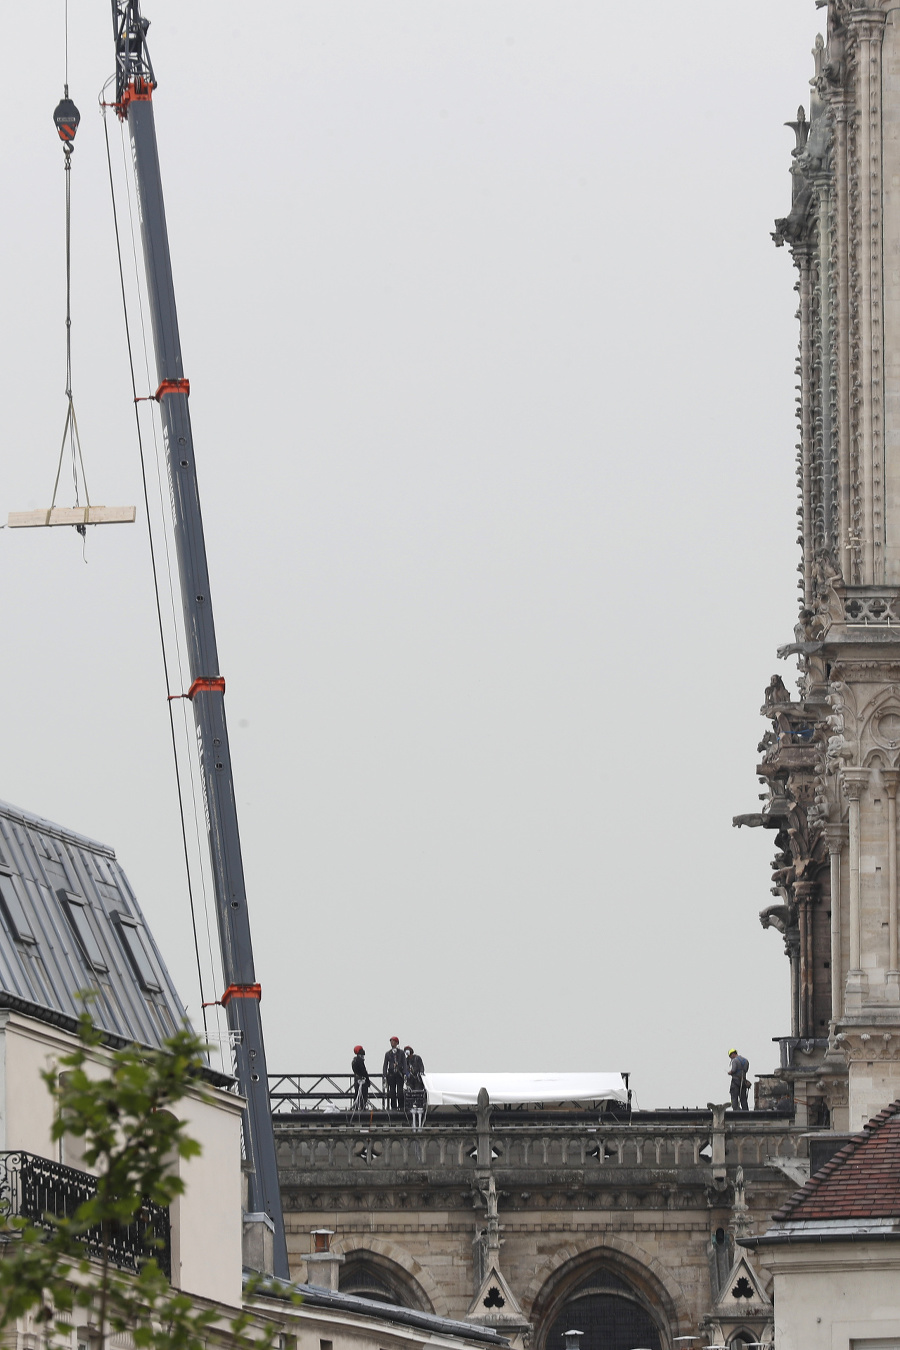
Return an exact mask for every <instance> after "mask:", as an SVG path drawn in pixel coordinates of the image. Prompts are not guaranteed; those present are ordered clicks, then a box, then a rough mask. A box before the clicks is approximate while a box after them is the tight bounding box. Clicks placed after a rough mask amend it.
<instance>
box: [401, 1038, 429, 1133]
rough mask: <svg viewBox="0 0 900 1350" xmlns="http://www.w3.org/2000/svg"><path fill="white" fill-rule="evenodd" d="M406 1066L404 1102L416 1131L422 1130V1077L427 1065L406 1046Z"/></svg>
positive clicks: (423, 1118) (423, 1095) (423, 1084)
mask: <svg viewBox="0 0 900 1350" xmlns="http://www.w3.org/2000/svg"><path fill="white" fill-rule="evenodd" d="M403 1053H404V1055H405V1057H406V1066H405V1074H404V1084H403V1100H404V1102H405V1103H406V1107H407V1110H408V1111H409V1112H410V1114H411V1115H412V1126H413V1129H414V1130H420V1129H421V1128H422V1125H423V1123H424V1121H425V1083H424V1081H423V1078H422V1075H423V1074H424V1072H425V1065H424V1064H423V1063H422V1056H421V1055H417V1054H416V1052H415V1050H414V1049H413V1048H412V1046H411V1045H407V1046H404V1049H403Z"/></svg>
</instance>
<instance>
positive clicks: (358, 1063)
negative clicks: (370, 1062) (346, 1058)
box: [350, 1045, 371, 1111]
mask: <svg viewBox="0 0 900 1350" xmlns="http://www.w3.org/2000/svg"><path fill="white" fill-rule="evenodd" d="M350 1072H351V1073H352V1074H353V1110H354V1111H365V1109H366V1107H367V1106H368V1104H369V1083H370V1082H371V1079H370V1078H369V1071H368V1069H367V1068H366V1052H365V1050H364V1049H363V1048H362V1046H361V1045H354V1047H353V1059H352V1061H351V1063H350Z"/></svg>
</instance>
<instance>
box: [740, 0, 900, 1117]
mask: <svg viewBox="0 0 900 1350" xmlns="http://www.w3.org/2000/svg"><path fill="white" fill-rule="evenodd" d="M817 3H818V5H819V7H820V8H824V7H826V0H817ZM898 21H900V5H898V4H897V2H896V0H869V3H863V2H862V0H827V32H826V36H825V37H824V38H823V37H821V36H820V37H818V38H817V39H816V45H815V49H814V51H813V57H814V61H815V71H814V77H813V79H812V81H811V88H812V92H811V97H810V108H809V116H808V117H807V115H806V113H805V111H804V109H803V108H802V107H801V108H800V109H799V110H798V112H797V116H796V120H795V121H793V122H791V123H789V124H788V125H789V126H790V127H791V128H792V129H793V131H794V134H795V137H796V146H795V148H794V150H793V162H792V166H791V176H792V183H793V193H792V204H791V210H790V213H789V214H788V216H787V217H786V218H784V219H782V220H778V221H777V222H776V229H775V234H774V236H773V237H774V239H775V243H776V244H778V245H782V244H787V246H788V247H789V248H790V250H791V253H792V255H793V259H794V263H795V265H796V268H797V272H798V281H797V286H796V289H797V292H798V294H799V301H800V303H799V311H798V317H799V320H800V351H799V361H798V365H797V374H798V377H799V379H798V389H799V397H798V421H799V435H800V440H799V445H798V455H797V480H798V487H799V497H800V505H799V508H798V512H797V516H798V520H799V531H800V532H799V540H798V542H799V544H800V546H801V550H802V553H801V558H802V560H801V563H800V567H799V571H800V573H801V580H800V583H799V584H800V587H801V595H802V598H801V610H800V618H799V622H798V624H797V627H796V629H795V641H794V642H793V643H790V644H789V645H787V646H786V647H783V648H781V649H780V650H779V656H783V657H787V656H793V655H797V656H798V657H799V664H800V679H799V681H798V689H799V696H798V697H794V696H793V695H792V694H791V693H789V691H788V690H787V689H786V688H785V685H784V683H783V682H782V680H781V678H780V677H779V676H773V678H772V681H771V683H770V684H769V687H768V689H767V690H766V694H765V706H764V708H763V710H762V711H763V714H764V716H765V717H767V718H768V719H770V721H771V725H772V730H771V731H767V732H766V735H765V737H764V739H763V741H762V743H761V745H760V751H761V752H762V763H761V764H760V767H759V773H760V781H761V782H762V783H764V784H765V786H766V790H767V793H766V799H765V804H764V806H763V808H762V810H761V811H760V812H759V813H758V814H755V815H752V816H743V817H738V818H737V819H736V821H735V823H736V824H747V825H757V826H762V827H764V828H767V829H771V830H773V831H775V832H776V833H775V843H776V849H777V856H776V858H775V861H774V864H773V868H774V871H773V894H774V895H775V897H776V902H775V903H774V904H772V905H770V906H769V907H768V908H767V909H766V910H764V911H763V913H762V915H761V916H760V917H761V919H762V922H763V925H764V926H766V927H768V926H772V927H775V928H777V929H778V930H779V931H780V932H781V933H782V934H783V936H784V941H785V947H786V950H787V954H788V956H789V958H790V963H791V976H792V978H791V1000H792V1008H791V1036H790V1037H786V1038H785V1040H784V1041H783V1042H782V1065H781V1069H780V1071H779V1075H778V1076H779V1077H781V1078H782V1079H786V1080H787V1081H789V1082H791V1083H792V1084H793V1090H794V1095H795V1100H796V1102H797V1105H798V1109H799V1111H800V1112H801V1113H803V1112H805V1113H806V1116H807V1119H808V1121H809V1124H810V1125H816V1124H823V1123H826V1122H828V1123H830V1125H831V1127H832V1129H835V1130H839V1131H840V1130H847V1129H859V1127H860V1126H861V1124H862V1123H863V1122H864V1121H866V1120H868V1119H869V1117H870V1116H872V1115H874V1114H875V1112H876V1111H878V1110H880V1109H881V1108H882V1107H884V1106H885V1105H886V1104H887V1103H888V1102H890V1101H892V1100H894V1099H895V1098H897V1097H900V953H898V881H897V869H898V859H897V849H898V841H897V796H898V785H900V22H898Z"/></svg>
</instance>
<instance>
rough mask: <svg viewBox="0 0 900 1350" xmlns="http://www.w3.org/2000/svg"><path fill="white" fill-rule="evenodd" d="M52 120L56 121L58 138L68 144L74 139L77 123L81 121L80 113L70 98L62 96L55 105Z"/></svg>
mask: <svg viewBox="0 0 900 1350" xmlns="http://www.w3.org/2000/svg"><path fill="white" fill-rule="evenodd" d="M53 121H54V122H55V123H56V130H57V131H58V132H59V139H60V140H61V141H64V142H65V143H66V144H68V143H69V142H70V141H74V139H75V132H76V131H77V130H78V123H79V122H80V121H81V113H80V112H79V111H78V109H77V108H76V107H75V104H74V103H73V102H72V100H71V99H70V98H64V99H61V100H60V102H59V103H57V105H56V108H55V110H54V113H53Z"/></svg>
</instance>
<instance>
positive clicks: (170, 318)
mask: <svg viewBox="0 0 900 1350" xmlns="http://www.w3.org/2000/svg"><path fill="white" fill-rule="evenodd" d="M112 15H113V28H114V32H115V41H116V104H115V106H116V110H117V112H118V114H119V116H120V117H121V118H122V119H123V120H124V121H126V122H127V125H128V131H129V135H130V138H131V153H132V159H133V163H134V171H135V178H136V182H137V191H138V202H139V215H140V222H141V242H142V245H143V254H144V267H145V270H146V277H147V290H148V293H149V302H150V314H151V318H152V324H153V343H154V349H155V353H156V370H157V379H158V382H159V388H158V390H157V393H156V397H157V400H158V402H159V406H160V413H161V420H162V428H163V441H164V445H165V452H166V463H167V468H168V475H169V485H170V495H171V500H172V512H173V519H174V533H175V540H176V547H177V555H178V570H179V575H180V581H181V600H182V607H183V611H184V624H185V629H186V632H187V645H188V652H189V660H190V675H191V688H190V690H189V693H188V696H189V698H190V699H191V704H192V706H193V711H194V721H195V725H196V731H197V743H198V746H199V752H200V763H201V778H202V782H203V792H204V799H205V806H206V816H207V829H208V836H209V850H210V858H211V862H212V874H213V882H214V889H215V901H216V916H217V919H218V929H219V942H220V946H221V954H222V969H223V974H224V978H225V985H226V988H225V991H224V993H223V994H222V1003H223V1004H224V1005H225V1009H226V1015H227V1019H228V1028H229V1031H230V1032H232V1033H233V1040H234V1042H235V1046H234V1053H235V1061H236V1065H237V1077H238V1083H239V1086H240V1090H241V1092H242V1094H243V1095H244V1097H245V1098H246V1102H247V1105H246V1108H245V1111H244V1122H243V1124H244V1148H245V1153H246V1157H247V1161H248V1164H249V1167H250V1175H249V1209H250V1210H251V1211H255V1212H257V1213H265V1214H267V1215H268V1216H269V1218H270V1219H271V1221H272V1223H273V1224H274V1227H275V1243H274V1249H275V1250H274V1255H275V1260H274V1264H275V1274H276V1275H278V1276H280V1277H281V1278H283V1279H287V1278H289V1272H288V1260H287V1247H286V1243H285V1236H284V1219H283V1216H282V1211H281V1197H280V1193H279V1188H278V1168H277V1164H276V1158H275V1134H274V1130H273V1128H272V1115H271V1109H270V1106H269V1089H268V1076H267V1072H266V1053H265V1047H264V1045H263V1033H262V1020H261V1017H260V1008H259V1002H260V986H259V985H258V984H257V982H256V975H255V972H254V966H253V947H252V943H251V940H250V921H249V917H248V914H247V896H246V890H245V886H244V867H243V861H242V858H241V840H240V832H239V830H238V818H237V807H236V803H235V796H234V782H233V777H232V771H231V757H230V754H229V748H228V727H227V725H226V721H225V681H224V679H223V678H222V675H221V672H220V669H219V657H218V651H217V649H216V630H215V623H214V621H213V607H212V600H211V597H210V586H209V570H208V567H207V561H206V544H205V541H204V537H203V520H202V516H201V513H200V493H199V488H198V485H197V473H196V467H195V462H194V442H193V438H192V435H191V418H190V412H189V410H188V395H189V393H190V387H189V384H188V381H187V379H186V378H185V374H184V366H183V362H182V355H181V341H180V338H179V333H178V316H177V312H176V307H175V287H174V283H173V280H172V263H171V258H170V256H169V238H168V230H167V227H166V213H165V206H164V202H163V192H162V180H161V177H160V170H159V154H158V150H157V143H156V127H155V123H154V118H153V101H152V94H153V90H154V88H155V87H156V81H155V79H154V75H153V67H152V66H151V64H150V59H149V55H148V53H147V44H146V35H147V28H148V27H149V22H148V21H147V20H146V19H144V18H142V16H141V13H140V4H139V0H112Z"/></svg>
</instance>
